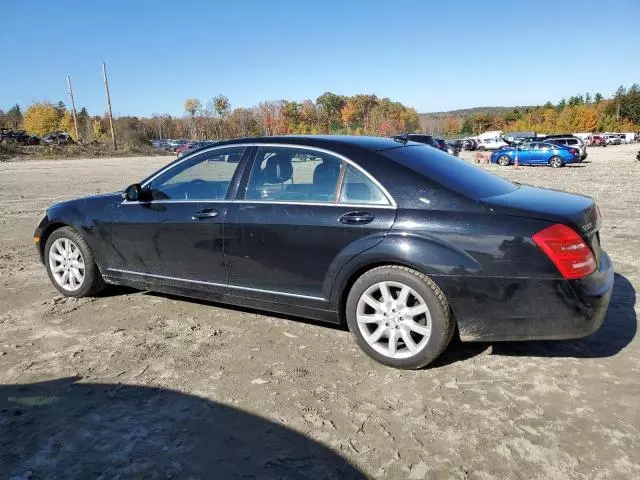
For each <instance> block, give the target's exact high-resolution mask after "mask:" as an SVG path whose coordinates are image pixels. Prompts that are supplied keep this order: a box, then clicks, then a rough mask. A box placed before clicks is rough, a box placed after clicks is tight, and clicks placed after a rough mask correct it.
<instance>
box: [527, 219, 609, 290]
mask: <svg viewBox="0 0 640 480" xmlns="http://www.w3.org/2000/svg"><path fill="white" fill-rule="evenodd" d="M532 238H533V241H534V242H536V245H538V247H540V248H541V249H542V251H543V252H544V253H546V255H547V257H549V259H550V260H551V261H552V262H553V264H554V265H555V266H556V268H557V269H558V270H559V271H560V273H561V274H562V276H563V277H564V278H566V279H569V280H572V279H576V278H582V277H584V276H586V275H589V274H590V273H593V271H594V270H595V269H596V260H595V258H593V253H592V252H591V249H590V248H589V245H587V244H586V243H585V241H584V240H582V238H581V237H580V235H578V234H577V233H576V232H575V231H574V230H572V229H571V228H569V227H567V226H566V225H561V224H559V223H558V224H555V225H552V226H550V227H548V228H545V229H544V230H541V231H539V232H538V233H536V234H535V235H533V237H532Z"/></svg>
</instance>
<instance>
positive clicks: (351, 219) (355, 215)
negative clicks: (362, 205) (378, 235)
mask: <svg viewBox="0 0 640 480" xmlns="http://www.w3.org/2000/svg"><path fill="white" fill-rule="evenodd" d="M374 218H376V217H375V216H374V215H373V213H371V212H349V213H345V214H344V215H342V216H341V217H340V218H339V220H340V223H346V224H350V225H354V224H355V225H364V224H366V223H371V222H372V221H373V219H374Z"/></svg>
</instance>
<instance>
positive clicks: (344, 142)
mask: <svg viewBox="0 0 640 480" xmlns="http://www.w3.org/2000/svg"><path fill="white" fill-rule="evenodd" d="M241 143H271V144H278V143H282V144H289V145H300V146H307V147H316V148H326V149H330V150H341V147H343V148H349V147H351V148H354V147H355V148H360V149H363V150H368V151H371V152H379V151H382V150H388V149H390V148H397V147H402V146H404V145H406V142H403V141H402V140H399V139H393V138H386V137H368V136H355V135H280V136H273V137H244V138H236V139H233V140H225V141H221V142H220V143H218V144H217V145H216V146H221V145H234V144H241Z"/></svg>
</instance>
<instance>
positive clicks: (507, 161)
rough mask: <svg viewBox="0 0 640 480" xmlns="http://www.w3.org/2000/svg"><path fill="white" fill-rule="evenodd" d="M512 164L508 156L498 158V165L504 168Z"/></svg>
mask: <svg viewBox="0 0 640 480" xmlns="http://www.w3.org/2000/svg"><path fill="white" fill-rule="evenodd" d="M510 163H511V159H510V158H509V156H508V155H500V156H499V157H498V164H499V165H501V166H503V167H508V166H509V164H510Z"/></svg>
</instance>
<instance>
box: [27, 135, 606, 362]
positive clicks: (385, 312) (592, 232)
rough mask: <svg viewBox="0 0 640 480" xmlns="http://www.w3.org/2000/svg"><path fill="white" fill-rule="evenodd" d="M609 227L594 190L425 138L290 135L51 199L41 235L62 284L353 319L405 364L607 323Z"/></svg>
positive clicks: (357, 328)
mask: <svg viewBox="0 0 640 480" xmlns="http://www.w3.org/2000/svg"><path fill="white" fill-rule="evenodd" d="M557 148H561V147H557ZM62 188H64V186H63V187H62ZM600 225H601V220H600V214H599V211H598V208H597V206H596V204H595V202H594V201H593V199H592V198H589V197H585V196H581V195H575V194H570V193H565V192H560V191H556V190H547V189H544V188H537V187H532V186H525V185H519V184H515V183H511V182H509V181H507V180H506V179H503V178H501V177H499V176H498V175H494V174H492V173H490V172H487V171H485V170H483V169H481V168H478V167H475V166H473V165H471V164H470V163H468V162H466V161H464V160H461V159H458V158H454V157H451V156H450V155H446V154H445V153H442V152H439V151H437V150H435V149H433V148H425V147H424V146H422V145H416V144H415V143H412V142H406V141H398V140H394V139H391V138H376V137H364V136H363V137H331V136H317V137H316V136H294V137H286V136H285V137H262V138H242V139H237V140H232V141H226V142H221V143H220V144H218V145H216V146H214V147H213V148H209V149H204V150H199V151H194V152H193V153H192V154H190V155H185V156H184V157H182V158H181V159H178V160H176V161H175V162H173V163H172V164H170V165H168V166H166V167H164V168H162V169H161V170H159V171H158V172H156V173H154V174H152V175H151V176H150V177H148V178H147V179H144V180H142V181H141V182H140V183H134V184H132V185H130V186H129V187H127V188H125V189H124V191H123V192H115V193H112V194H102V195H97V196H92V197H85V198H81V199H77V200H70V201H65V202H62V203H58V204H55V205H52V206H50V207H49V208H48V209H47V210H46V212H45V214H44V216H43V217H42V219H41V220H40V222H39V223H38V226H37V227H36V231H35V234H34V241H35V246H36V251H37V255H38V256H39V258H40V259H41V261H42V262H43V263H44V265H45V268H46V271H47V274H48V276H49V279H50V281H51V282H52V284H53V285H54V286H55V288H56V289H58V291H60V293H61V294H62V295H64V296H67V297H86V296H92V295H97V294H98V293H99V292H100V291H101V290H102V289H103V288H104V286H105V284H116V285H127V286H131V287H134V288H139V289H143V290H151V291H160V292H164V293H167V294H178V295H186V296H191V297H195V298H202V299H207V300H215V301H216V302H220V303H229V304H232V305H240V306H242V307H244V308H247V307H254V308H259V309H263V310H267V311H274V312H280V313H286V314H290V315H298V316H301V317H303V318H313V319H316V320H323V321H327V322H332V323H338V324H339V323H341V322H345V323H346V324H347V325H348V327H349V329H350V331H351V333H352V335H353V337H354V339H355V341H356V343H357V344H358V345H359V346H360V348H361V349H362V350H363V351H364V352H365V353H366V354H367V355H369V356H371V357H372V358H374V359H375V360H377V361H379V362H381V363H384V364H386V365H389V366H392V367H396V368H407V369H408V368H420V367H423V366H425V365H427V364H428V363H430V362H432V361H433V360H435V359H436V358H437V357H438V356H439V355H440V354H441V353H442V352H443V351H444V349H445V348H446V347H447V344H448V343H449V342H450V340H451V338H452V337H453V335H454V332H455V331H457V332H458V333H459V335H460V338H461V339H462V340H463V341H498V340H532V339H564V338H576V337H583V336H585V335H588V334H590V333H592V332H594V331H595V330H597V329H598V328H599V327H600V325H601V324H602V322H603V320H604V317H605V315H606V312H607V308H608V304H609V300H610V298H611V292H612V289H613V282H614V271H613V266H612V263H611V261H610V259H609V257H608V255H607V254H606V253H605V252H604V250H603V249H602V248H601V246H600V241H599V230H600ZM134 301H135V298H134ZM237 328H238V329H246V332H247V334H251V328H250V326H248V325H238V326H237ZM302 340H304V341H313V338H311V337H310V338H309V339H301V341H302ZM610 341H613V340H610ZM296 351H297V350H287V351H286V354H288V355H295V353H294V352H296ZM283 354H284V352H283Z"/></svg>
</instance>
